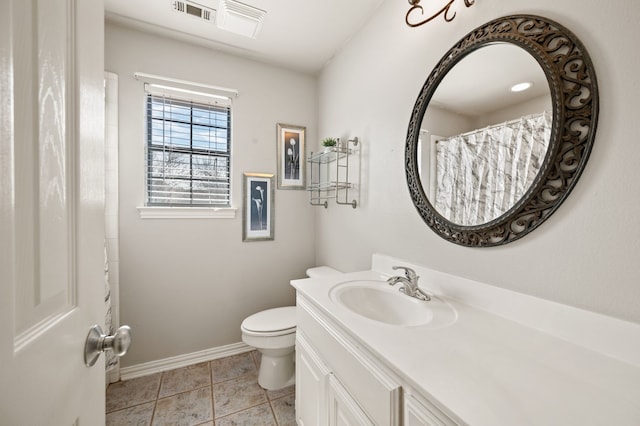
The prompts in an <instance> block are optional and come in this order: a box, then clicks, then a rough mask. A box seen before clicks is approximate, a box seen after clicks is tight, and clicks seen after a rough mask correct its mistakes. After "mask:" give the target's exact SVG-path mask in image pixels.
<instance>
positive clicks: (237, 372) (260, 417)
mask: <svg viewBox="0 0 640 426" xmlns="http://www.w3.org/2000/svg"><path fill="white" fill-rule="evenodd" d="M259 357H260V354H259V353H258V352H257V351H252V352H246V353H243V354H239V355H233V356H230V357H226V358H221V359H217V360H213V361H210V362H203V363H200V364H195V365H191V366H188V367H184V368H178V369H175V370H170V371H165V372H163V373H156V374H153V375H150V376H145V377H140V378H137V379H131V380H127V381H124V382H117V383H113V384H111V385H109V387H108V388H107V401H106V404H107V408H106V411H107V413H106V414H107V426H110V425H113V426H128V425H136V426H143V425H144V426H149V425H152V426H160V425H171V426H177V425H185V426H186V425H194V426H195V425H202V426H214V425H215V426H232V425H242V426H245V425H260V426H294V425H295V413H294V399H295V387H294V386H291V387H288V388H285V389H282V390H279V391H265V390H264V389H262V388H261V387H260V386H258V368H257V366H258V365H259Z"/></svg>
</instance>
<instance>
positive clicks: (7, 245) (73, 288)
mask: <svg viewBox="0 0 640 426" xmlns="http://www.w3.org/2000/svg"><path fill="white" fill-rule="evenodd" d="M0 1H1V12H0V199H1V203H0V235H1V238H0V250H1V252H0V279H1V280H0V283H1V285H0V384H1V385H0V423H1V424H3V425H4V424H6V425H67V426H68V425H74V424H82V425H101V424H104V377H105V372H104V361H103V357H101V360H100V361H99V362H98V363H97V364H96V365H95V366H94V367H93V368H87V367H86V366H85V363H84V352H83V350H84V343H85V337H86V336H87V333H88V331H89V328H90V327H91V326H92V325H94V324H101V325H104V324H103V322H104V251H103V244H104V182H103V176H104V163H103V161H104V160H103V157H104V148H103V144H104V140H103V139H104V86H103V70H104V59H103V56H104V7H103V3H102V1H101V0H97V1H96V0H0Z"/></svg>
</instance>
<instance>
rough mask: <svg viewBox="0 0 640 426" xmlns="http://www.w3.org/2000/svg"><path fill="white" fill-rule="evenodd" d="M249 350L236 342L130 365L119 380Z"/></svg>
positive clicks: (122, 368)
mask: <svg viewBox="0 0 640 426" xmlns="http://www.w3.org/2000/svg"><path fill="white" fill-rule="evenodd" d="M251 350H253V348H252V347H251V346H249V345H247V344H245V343H242V342H238V343H232V344H230V345H225V346H218V347H216V348H211V349H205V350H203V351H198V352H192V353H190V354H184V355H178V356H174V357H170V358H164V359H158V360H156V361H149V362H145V363H142V364H137V365H132V366H130V367H121V368H120V379H121V380H129V379H135V378H137V377H143V376H148V375H150V374H155V373H160V372H162V371H167V370H173V369H174V368H180V367H186V366H188V365H193V364H197V363H199V362H206V361H211V360H214V359H218V358H224V357H226V356H231V355H237V354H241V353H244V352H249V351H251Z"/></svg>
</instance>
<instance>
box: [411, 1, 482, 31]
mask: <svg viewBox="0 0 640 426" xmlns="http://www.w3.org/2000/svg"><path fill="white" fill-rule="evenodd" d="M455 2H456V0H449V2H448V3H447V4H445V5H444V7H443V8H442V9H440V10H438V11H437V12H436V13H434V14H433V15H431V16H429V17H428V18H426V19H424V20H422V21H417V22H415V21H414V22H410V21H409V17H410V15H411V14H412V12H414V11H418V12H419V15H424V8H423V7H422V6H420V0H409V4H410V5H411V7H410V8H409V11H408V12H407V16H406V17H405V22H406V23H407V25H408V26H410V27H419V26H420V25H422V24H426V23H427V22H430V21H433V20H434V19H435V18H437V17H438V16H440V15H443V17H444V20H445V21H447V22H451V21H453V19H454V18H455V17H456V12H453V15H450V13H451V6H452V5H453V4H454V3H455ZM475 2H476V0H464V5H465V6H467V7H471V6H473V5H474V4H475ZM413 15H417V13H413Z"/></svg>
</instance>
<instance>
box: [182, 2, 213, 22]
mask: <svg viewBox="0 0 640 426" xmlns="http://www.w3.org/2000/svg"><path fill="white" fill-rule="evenodd" d="M171 7H172V8H173V10H174V11H175V12H178V13H182V14H185V15H189V16H193V17H194V18H199V19H202V20H203V21H207V22H210V23H213V22H215V18H216V11H215V9H211V8H208V7H206V6H202V5H201V4H198V3H194V2H192V1H186V0H185V1H183V0H171Z"/></svg>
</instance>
